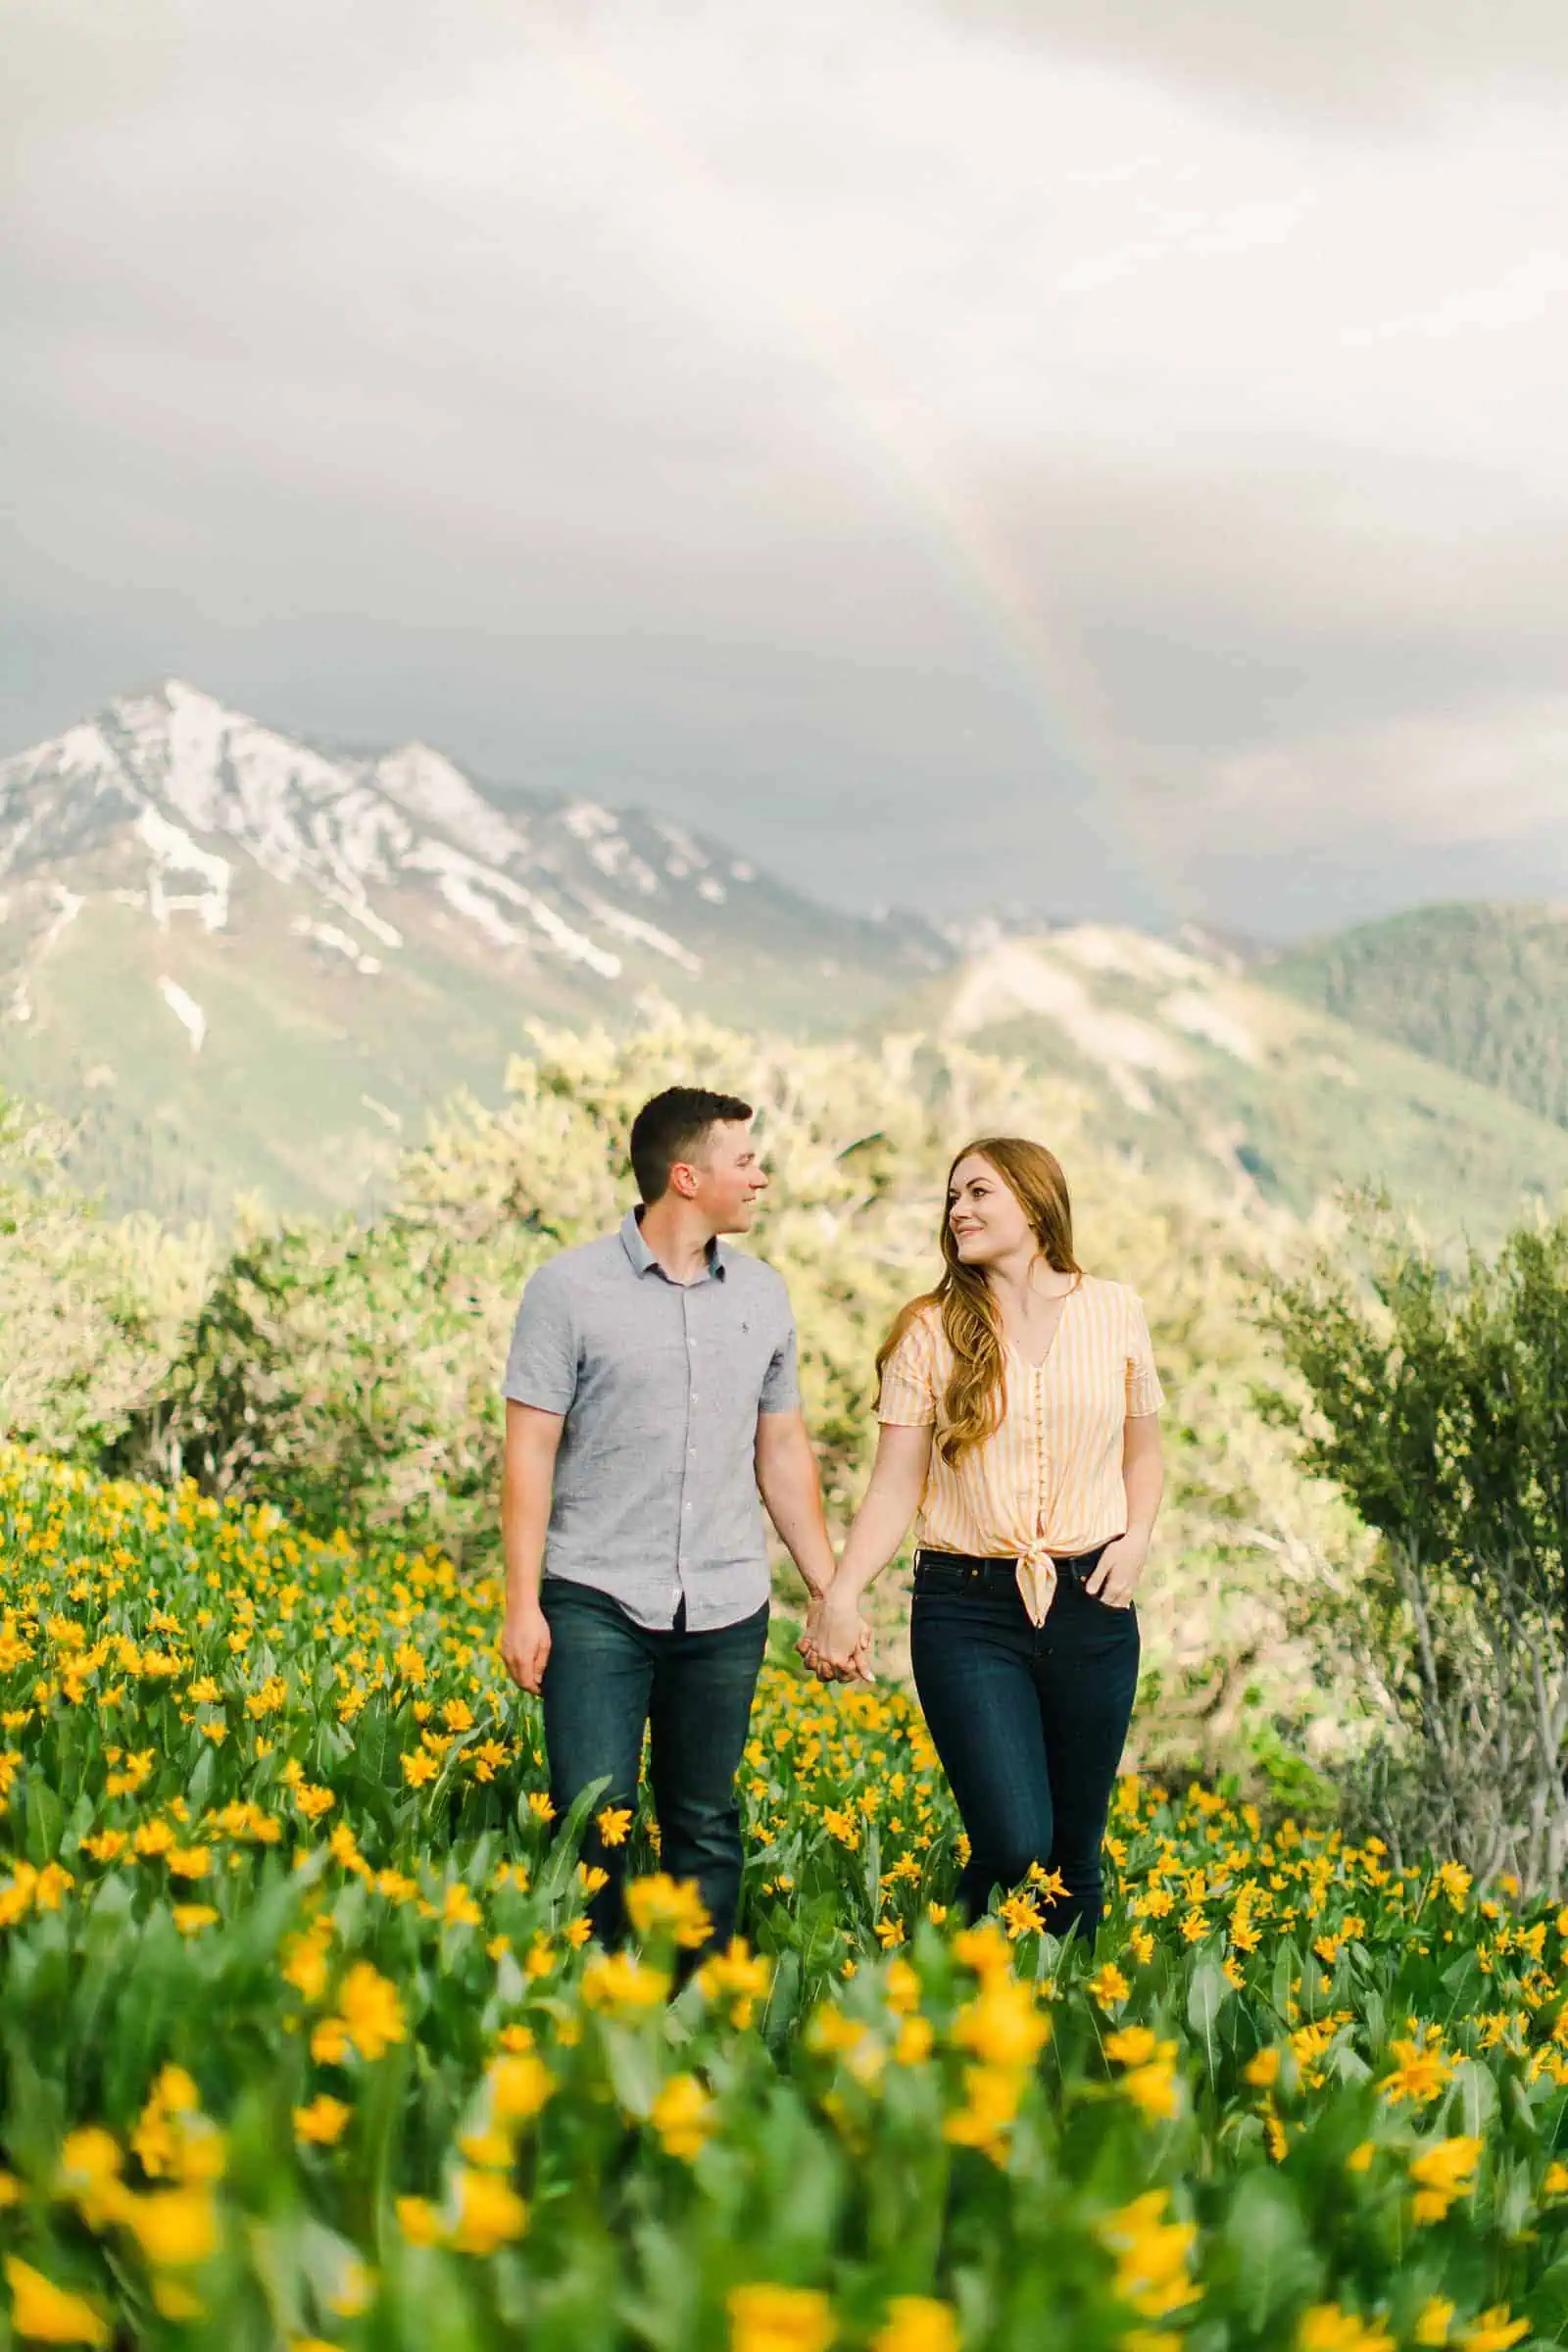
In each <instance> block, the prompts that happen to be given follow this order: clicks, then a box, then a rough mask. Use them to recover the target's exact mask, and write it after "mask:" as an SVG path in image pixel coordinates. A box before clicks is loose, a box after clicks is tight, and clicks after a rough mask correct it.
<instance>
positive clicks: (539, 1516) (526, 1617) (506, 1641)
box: [501, 1397, 565, 1697]
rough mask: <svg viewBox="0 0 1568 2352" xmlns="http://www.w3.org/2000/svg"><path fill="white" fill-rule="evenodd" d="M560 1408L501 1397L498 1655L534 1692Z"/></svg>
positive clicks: (540, 1660) (546, 1635) (540, 1671)
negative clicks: (503, 1601) (503, 1607)
mask: <svg viewBox="0 0 1568 2352" xmlns="http://www.w3.org/2000/svg"><path fill="white" fill-rule="evenodd" d="M564 1423H565V1416H564V1414H563V1413H547V1412H545V1411H544V1410H543V1409H542V1408H541V1407H540V1406H539V1405H536V1404H518V1403H517V1402H516V1400H515V1398H514V1397H508V1399H507V1438H506V1450H505V1453H504V1454H503V1456H502V1464H501V1547H502V1551H503V1554H504V1556H505V1559H506V1567H507V1613H506V1618H505V1621H504V1623H503V1625H502V1629H501V1658H502V1663H503V1665H504V1666H505V1667H506V1670H507V1672H508V1673H509V1674H510V1675H511V1677H512V1679H513V1681H514V1682H515V1684H516V1685H517V1686H518V1688H519V1689H520V1690H523V1691H532V1692H533V1694H534V1696H535V1697H537V1696H538V1694H539V1689H540V1686H541V1684H542V1683H543V1681H544V1672H545V1665H546V1661H547V1660H548V1658H549V1656H550V1627H549V1624H548V1623H547V1621H546V1618H545V1613H544V1611H543V1609H542V1608H541V1607H540V1605H539V1579H540V1575H541V1573H542V1571H543V1567H544V1557H545V1535H546V1532H547V1530H548V1528H549V1526H550V1495H551V1489H552V1486H553V1483H554V1480H555V1470H556V1454H557V1452H558V1450H559V1449H560V1446H561V1432H562V1430H563V1428H564Z"/></svg>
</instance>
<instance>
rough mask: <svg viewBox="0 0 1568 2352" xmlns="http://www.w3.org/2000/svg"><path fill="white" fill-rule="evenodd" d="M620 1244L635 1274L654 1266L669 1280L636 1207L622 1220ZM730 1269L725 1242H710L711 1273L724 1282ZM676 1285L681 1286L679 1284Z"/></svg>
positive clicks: (709, 1269) (643, 1272) (645, 1271)
mask: <svg viewBox="0 0 1568 2352" xmlns="http://www.w3.org/2000/svg"><path fill="white" fill-rule="evenodd" d="M620 1246H621V1248H622V1249H623V1250H625V1252H626V1255H627V1257H628V1258H629V1259H630V1260H631V1268H632V1272H633V1273H634V1274H639V1275H641V1274H646V1273H647V1272H648V1270H649V1268H650V1267H653V1268H654V1270H655V1271H656V1272H657V1273H658V1274H659V1275H660V1276H661V1277H662V1279H663V1280H664V1281H665V1282H668V1280H669V1276H668V1275H667V1274H665V1272H664V1269H663V1267H662V1265H661V1264H660V1263H659V1260H658V1258H657V1257H656V1256H655V1255H654V1253H653V1251H652V1250H650V1249H649V1247H648V1244H647V1243H646V1242H645V1241H644V1240H643V1228H642V1218H641V1216H640V1214H639V1212H638V1211H637V1210H636V1209H635V1208H628V1209H627V1211H626V1214H625V1215H624V1216H623V1217H622V1219H621V1221H620ZM728 1270H729V1252H728V1250H726V1249H725V1248H724V1245H723V1243H722V1242H720V1241H716V1240H715V1241H711V1242H710V1243H709V1245H708V1272H709V1274H710V1275H711V1277H712V1278H713V1279H714V1280H715V1281H716V1282H722V1281H723V1279H724V1276H725V1274H726V1273H727V1272H728ZM676 1287H677V1288H679V1287H681V1286H679V1285H677V1286H676Z"/></svg>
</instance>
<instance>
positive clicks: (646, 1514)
mask: <svg viewBox="0 0 1568 2352" xmlns="http://www.w3.org/2000/svg"><path fill="white" fill-rule="evenodd" d="M795 1356H796V1343H795V1319H794V1316H793V1315H792V1313H791V1311H790V1301H789V1294H788V1292H787V1291H786V1290H785V1288H784V1283H783V1279H782V1277H781V1276H779V1275H778V1274H776V1273H775V1272H774V1270H773V1268H772V1267H771V1266H767V1265H764V1264H763V1263H762V1261H761V1260H760V1258H756V1257H748V1256H747V1255H746V1254H745V1252H744V1251H742V1250H732V1249H730V1248H729V1247H728V1246H727V1245H726V1244H725V1243H723V1242H715V1243H714V1244H713V1246H712V1248H711V1250H710V1251H709V1258H708V1270H707V1272H706V1273H705V1274H704V1275H703V1276H702V1277H701V1278H700V1279H699V1280H698V1281H696V1282H694V1283H678V1282H672V1281H671V1280H670V1278H669V1276H668V1275H667V1274H666V1273H665V1272H664V1270H663V1268H662V1266H661V1265H660V1263H659V1261H658V1259H657V1258H656V1257H655V1256H654V1253H653V1251H652V1250H650V1249H649V1247H648V1245H647V1243H646V1242H645V1241H644V1240H643V1237H642V1233H641V1230H640V1228H639V1226H638V1223H637V1217H636V1213H635V1211H633V1212H632V1213H631V1214H630V1215H628V1216H627V1218H626V1219H625V1221H624V1223H623V1224H622V1226H621V1228H620V1231H619V1232H618V1233H615V1234H609V1235H607V1236H606V1237H605V1239H604V1240H602V1241H597V1242H586V1243H584V1244H583V1245H582V1247H581V1248H579V1249H576V1250H564V1251H563V1252H562V1254H561V1256H560V1257H555V1258H552V1259H551V1260H550V1261H549V1263H548V1264H546V1265H543V1266H541V1267H539V1269H538V1271H537V1272H536V1273H534V1274H532V1275H531V1276H530V1277H529V1279H528V1282H527V1284H526V1286H525V1288H524V1290H523V1294H522V1303H521V1305H520V1306H519V1307H518V1309H517V1320H516V1323H515V1326H514V1329H513V1334H512V1348H511V1350H510V1352H509V1354H508V1357H507V1369H506V1376H505V1378H504V1379H503V1381H502V1390H503V1393H504V1394H505V1395H506V1396H508V1397H512V1398H514V1399H515V1402H516V1403H518V1404H532V1405H538V1406H541V1407H542V1408H543V1409H544V1411H546V1412H549V1413H561V1414H563V1415H564V1424H565V1425H564V1428H563V1430H562V1433H561V1449H560V1451H559V1453H558V1454H557V1456H556V1476H555V1489H554V1495H553V1499H552V1502H551V1509H550V1533H549V1536H548V1538H547V1539H546V1543H545V1574H546V1576H559V1577H564V1578H565V1579H567V1580H568V1581H569V1582H570V1583H572V1584H578V1585H593V1586H595V1587H597V1589H598V1590H599V1591H600V1592H602V1593H610V1594H611V1595H612V1596H613V1598H614V1599H615V1600H617V1601H619V1603H620V1605H621V1607H622V1608H623V1609H624V1610H625V1611H626V1613H627V1615H628V1616H629V1617H633V1618H635V1619H636V1621H637V1623H638V1624H639V1625H646V1626H649V1627H653V1628H663V1627H666V1626H668V1625H669V1624H670V1623H671V1621H672V1619H673V1618H674V1615H675V1610H676V1607H677V1605H678V1603H679V1601H680V1599H681V1596H682V1594H684V1595H685V1599H686V1623H687V1626H688V1627H689V1629H690V1630H691V1631H692V1632H693V1633H702V1632H711V1631H712V1630H714V1629H715V1628H717V1627H719V1626H724V1625H735V1624H738V1623H739V1621H740V1620H741V1618H743V1617H750V1616H752V1615H753V1614H754V1612H755V1611H756V1610H758V1609H760V1607H761V1606H762V1604H763V1602H764V1601H765V1600H766V1599H767V1596H768V1575H767V1550H766V1544H765V1539H764V1536H763V1530H762V1513H761V1505H760V1499H759V1496H758V1492H757V1471H756V1464H755V1459H754V1454H755V1447H756V1443H757V1416H758V1414H759V1413H788V1412H793V1411H795V1409H796V1408H797V1406H798V1405H799V1403H800V1391H799V1388H798V1386H797V1382H796V1364H795Z"/></svg>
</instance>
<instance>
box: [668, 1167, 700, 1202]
mask: <svg viewBox="0 0 1568 2352" xmlns="http://www.w3.org/2000/svg"><path fill="white" fill-rule="evenodd" d="M669 1182H670V1189H671V1191H673V1192H677V1193H679V1195H680V1197H681V1199H682V1200H683V1201H689V1200H690V1199H691V1197H692V1195H693V1194H694V1193H695V1192H696V1190H697V1171H696V1170H695V1169H694V1168H689V1167H688V1166H687V1164H686V1162H685V1161H684V1160H683V1159H678V1160H677V1161H676V1162H675V1165H674V1166H673V1167H672V1168H671V1169H670V1171H669Z"/></svg>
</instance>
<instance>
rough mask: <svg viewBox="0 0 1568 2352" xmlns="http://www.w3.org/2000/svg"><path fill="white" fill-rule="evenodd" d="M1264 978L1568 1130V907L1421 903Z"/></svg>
mask: <svg viewBox="0 0 1568 2352" xmlns="http://www.w3.org/2000/svg"><path fill="white" fill-rule="evenodd" d="M1257 977H1258V978H1259V979H1260V980H1262V981H1265V982H1266V983H1267V984H1268V985H1269V986H1270V987H1273V988H1277V989H1280V990H1282V991H1284V992H1285V993H1286V994H1287V995H1289V996H1292V997H1294V998H1296V999H1297V1000H1298V1002H1299V1003H1301V1004H1303V1005H1312V1006H1314V1007H1315V1008H1317V1009H1319V1010H1321V1011H1323V1012H1327V1013H1332V1014H1333V1015H1334V1016H1335V1018H1336V1019H1338V1020H1342V1021H1348V1022H1350V1023H1351V1024H1352V1025H1353V1026H1354V1027H1355V1028H1357V1029H1361V1030H1365V1031H1368V1032H1370V1033H1371V1034H1372V1035H1374V1036H1378V1037H1385V1038H1389V1039H1391V1040H1392V1041H1393V1042H1394V1043H1395V1044H1397V1045H1401V1046H1407V1047H1409V1048H1410V1050H1411V1051H1412V1052H1413V1053H1416V1054H1426V1055H1428V1056H1429V1058H1430V1059H1432V1060H1433V1061H1439V1062H1442V1063H1443V1064H1444V1065H1445V1067H1446V1068H1448V1069H1450V1070H1457V1071H1458V1072H1459V1073H1460V1075H1461V1076H1463V1077H1466V1078H1472V1079H1474V1080H1476V1082H1477V1083H1478V1084H1479V1085H1482V1086H1489V1087H1495V1089H1496V1091H1497V1092H1498V1093H1499V1094H1501V1095H1506V1096H1507V1097H1508V1098H1509V1100H1510V1101H1511V1102H1514V1103H1522V1104H1523V1106H1524V1107H1525V1108H1526V1109H1527V1110H1532V1111H1535V1112H1538V1113H1539V1114H1540V1116H1541V1117H1543V1118H1546V1119H1551V1120H1553V1121H1554V1122H1555V1123H1556V1124H1557V1125H1558V1126H1562V1127H1568V907H1552V906H1544V905H1542V906H1511V907H1510V906H1492V905H1487V904H1484V903H1477V904H1475V905H1467V904H1456V905H1452V906H1444V907H1417V908H1416V909H1415V910H1414V911H1413V912H1412V913H1409V914H1398V915H1392V916H1390V917H1389V918H1388V919H1387V920H1385V921H1383V922H1377V923H1361V924H1358V925H1357V926H1356V927H1355V928H1354V929H1353V930H1349V931H1340V932H1336V933H1335V934H1334V935H1333V936H1332V937H1330V938H1328V939H1323V940H1318V941H1314V942H1312V943H1310V944H1309V945H1307V946H1306V947H1303V948H1300V949H1298V950H1296V951H1294V952H1293V953H1292V954H1291V955H1289V956H1279V957H1277V958H1275V959H1274V960H1272V961H1271V962H1269V963H1267V964H1265V965H1264V966H1263V967H1262V968H1261V969H1260V970H1259V972H1258V974H1257Z"/></svg>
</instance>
